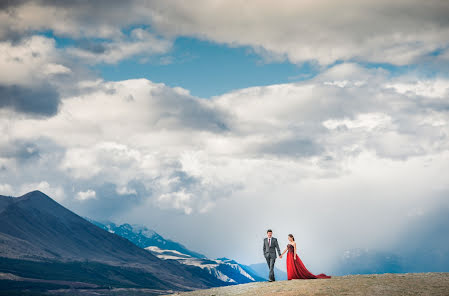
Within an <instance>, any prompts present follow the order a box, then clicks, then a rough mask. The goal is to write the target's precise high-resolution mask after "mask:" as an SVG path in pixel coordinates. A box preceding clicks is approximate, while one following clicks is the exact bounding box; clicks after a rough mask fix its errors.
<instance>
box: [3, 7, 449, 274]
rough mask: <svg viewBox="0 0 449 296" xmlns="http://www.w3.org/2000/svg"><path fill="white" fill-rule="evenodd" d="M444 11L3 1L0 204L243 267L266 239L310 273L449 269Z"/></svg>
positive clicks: (448, 68)
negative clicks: (384, 258)
mask: <svg viewBox="0 0 449 296" xmlns="http://www.w3.org/2000/svg"><path fill="white" fill-rule="evenodd" d="M448 16H449V2H447V1H437V0H431V1H425V2H422V1H413V0H409V1H393V2H392V1H383V0H377V1H359V0H357V1H356V0H347V1H314V2H311V1H284V0H281V1H276V2H273V1H263V0H261V1H245V2H241V1H239V2H238V1H200V0H195V1H137V0H136V1H101V0H100V1H93V2H92V1H90V2H89V1H45V0H42V1H26V0H24V1H3V2H2V3H1V4H0V69H1V71H0V131H1V135H2V136H1V137H0V194H2V195H12V196H20V195H22V194H24V193H26V192H29V191H32V190H36V189H38V190H41V191H43V192H44V193H46V194H47V195H49V196H50V197H52V198H53V199H55V200H56V201H58V202H59V203H60V204H62V205H63V206H65V207H67V208H69V209H71V210H72V211H74V212H76V213H77V214H79V215H82V216H88V217H90V218H92V219H97V220H110V221H114V222H116V223H136V224H143V225H146V226H147V227H149V228H152V229H154V230H155V231H157V232H158V233H160V234H161V235H163V236H164V237H167V238H169V239H173V240H175V241H178V242H181V243H183V244H184V245H186V246H187V247H188V248H190V249H192V250H194V251H196V252H200V253H203V254H205V255H207V256H209V257H212V258H216V257H228V258H233V259H235V260H237V261H239V262H241V263H244V264H252V263H259V262H264V258H263V256H262V239H263V238H264V236H265V231H266V229H267V228H271V229H273V231H274V236H275V237H278V239H279V242H280V245H281V248H283V247H284V246H285V245H286V244H287V234H288V233H292V234H294V235H295V238H296V241H297V243H298V250H299V254H300V256H301V258H302V259H303V261H304V262H305V263H306V265H307V266H308V267H310V270H311V271H312V272H315V271H316V272H317V273H321V272H324V273H327V274H329V271H337V270H338V267H339V264H341V262H342V260H344V259H345V258H356V257H357V256H359V255H360V252H365V253H369V254H371V253H372V254H390V255H398V256H403V258H404V259H403V260H405V261H407V262H409V261H410V262H412V261H413V262H415V259H414V258H416V256H420V255H419V254H426V256H421V257H420V259H416V262H417V263H414V264H415V265H413V268H414V270H426V271H443V270H444V271H449V249H448V246H449V241H448V240H449V236H448V235H447V234H448V233H447V229H448V226H449V221H448V218H447V217H448V214H449V178H448V172H449V75H448V74H449V17H448ZM401 258H402V257H401ZM284 264H285V262H282V261H279V262H277V266H278V267H279V268H281V269H285V268H284V266H283V265H284ZM410 268H411V269H413V268H412V267H410Z"/></svg>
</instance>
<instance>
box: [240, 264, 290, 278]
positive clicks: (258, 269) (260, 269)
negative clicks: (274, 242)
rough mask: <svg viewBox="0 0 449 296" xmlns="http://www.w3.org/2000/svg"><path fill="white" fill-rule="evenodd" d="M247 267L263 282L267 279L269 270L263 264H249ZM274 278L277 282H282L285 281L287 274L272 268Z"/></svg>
mask: <svg viewBox="0 0 449 296" xmlns="http://www.w3.org/2000/svg"><path fill="white" fill-rule="evenodd" d="M248 267H249V268H250V269H251V270H253V271H254V272H255V273H256V274H257V275H259V276H260V277H262V278H263V279H264V280H267V279H268V273H269V272H270V270H269V269H268V265H267V264H266V263H265V262H262V263H256V264H250V265H248ZM274 277H275V278H276V280H278V281H284V280H286V279H287V273H286V272H284V271H282V270H280V269H278V268H276V267H274Z"/></svg>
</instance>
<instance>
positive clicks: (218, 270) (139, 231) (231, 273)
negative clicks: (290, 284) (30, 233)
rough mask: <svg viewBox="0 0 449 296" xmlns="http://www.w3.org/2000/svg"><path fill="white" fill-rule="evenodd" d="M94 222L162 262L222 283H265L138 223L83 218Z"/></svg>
mask: <svg viewBox="0 0 449 296" xmlns="http://www.w3.org/2000/svg"><path fill="white" fill-rule="evenodd" d="M84 218H85V219H87V220H89V221H90V222H91V223H93V224H95V225H97V226H99V227H101V228H103V229H105V230H107V231H109V232H111V233H115V234H118V235H120V236H122V237H124V238H126V239H128V240H130V241H131V242H133V243H134V244H136V245H137V246H139V247H141V248H144V249H146V250H148V251H150V252H152V253H153V254H154V255H156V256H157V257H159V258H160V259H163V260H172V261H177V262H179V263H182V264H184V265H188V266H192V267H196V268H200V269H202V270H204V271H206V272H208V273H209V274H210V275H212V276H213V277H215V278H216V279H218V280H220V281H222V282H223V284H241V283H249V282H254V281H262V280H265V279H264V278H263V277H260V276H259V275H258V274H257V273H255V272H254V271H253V270H251V268H249V267H248V266H245V265H242V264H239V263H238V262H236V261H234V260H230V259H227V258H218V259H209V258H206V256H204V255H202V254H199V253H197V252H193V251H191V250H189V249H187V248H186V247H185V246H183V245H182V244H180V243H177V242H174V241H171V240H167V239H165V238H164V237H162V236H161V235H159V234H158V233H156V232H155V231H154V230H151V229H148V228H147V227H145V226H143V225H139V224H128V223H125V224H121V225H116V224H115V223H113V222H111V221H102V222H98V221H95V220H93V219H90V218H88V217H84Z"/></svg>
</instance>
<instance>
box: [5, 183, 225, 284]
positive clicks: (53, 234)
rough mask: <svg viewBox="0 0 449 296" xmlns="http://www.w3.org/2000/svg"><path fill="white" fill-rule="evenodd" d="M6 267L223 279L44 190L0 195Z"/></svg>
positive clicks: (132, 280)
mask: <svg viewBox="0 0 449 296" xmlns="http://www.w3.org/2000/svg"><path fill="white" fill-rule="evenodd" d="M5 273H8V274H11V275H15V276H20V277H26V278H34V279H41V280H42V279H47V280H65V281H67V280H68V281H72V282H74V281H81V282H86V283H92V282H94V283H96V284H98V285H99V286H109V287H110V286H115V287H135V288H142V287H145V288H151V289H158V290H164V291H168V290H177V291H179V290H193V289H198V288H206V287H213V286H219V285H222V282H220V281H218V280H217V279H216V278H214V277H212V276H211V275H210V274H209V273H207V272H204V271H202V270H201V269H199V268H192V267H191V266H186V265H184V264H180V263H179V262H177V261H167V260H161V259H159V258H158V257H157V256H154V255H153V254H152V253H151V252H148V251H147V250H144V249H142V248H140V247H138V246H136V245H135V244H133V243H132V242H130V241H129V240H128V239H125V238H123V237H121V236H120V235H117V234H114V233H110V232H109V231H106V230H104V229H102V228H100V227H98V226H96V225H94V224H92V223H90V222H89V221H87V220H85V219H83V218H82V217H80V216H78V215H77V214H75V213H73V212H72V211H70V210H68V209H67V208H65V207H63V206H62V205H60V204H59V203H57V202H56V201H54V200H53V199H51V198H50V197H49V196H47V195H46V194H44V193H42V192H40V191H32V192H29V193H27V194H25V195H22V196H20V197H11V196H2V195H0V274H2V276H3V275H4V274H5Z"/></svg>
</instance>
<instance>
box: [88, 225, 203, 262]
mask: <svg viewBox="0 0 449 296" xmlns="http://www.w3.org/2000/svg"><path fill="white" fill-rule="evenodd" d="M84 218H85V219H86V220H88V221H89V222H91V223H93V224H95V225H97V226H98V227H101V228H103V229H105V230H107V231H109V232H111V233H115V234H117V235H120V236H122V237H124V238H126V239H128V240H129V241H131V242H132V243H134V244H135V245H137V246H139V247H141V248H146V247H150V246H152V247H158V248H160V249H164V250H175V251H178V252H180V253H183V254H187V255H190V256H192V257H195V258H206V256H204V255H202V254H200V253H197V252H193V251H191V250H189V249H187V248H186V247H185V246H183V245H182V244H180V243H177V242H174V241H172V240H169V239H165V238H163V237H162V236H161V235H159V234H158V233H156V232H155V231H154V230H151V229H148V228H147V227H146V226H144V225H139V224H128V223H125V224H121V225H116V224H115V223H113V222H111V221H102V222H99V221H95V220H93V219H91V218H88V217H84Z"/></svg>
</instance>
